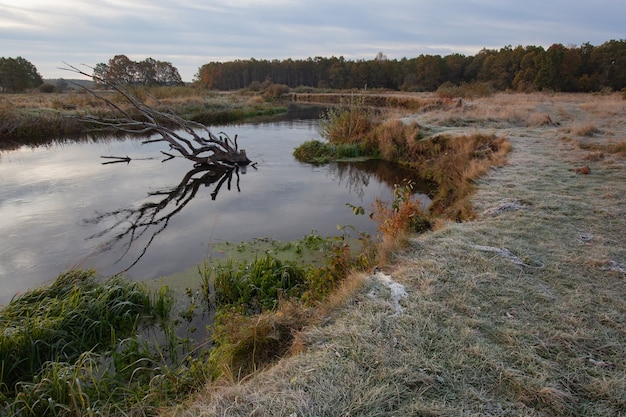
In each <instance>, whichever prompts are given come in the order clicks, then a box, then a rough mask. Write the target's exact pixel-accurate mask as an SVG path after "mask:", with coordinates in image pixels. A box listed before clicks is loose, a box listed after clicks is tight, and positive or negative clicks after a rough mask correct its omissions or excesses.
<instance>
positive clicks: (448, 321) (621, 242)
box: [162, 94, 626, 416]
mask: <svg viewBox="0 0 626 417" xmlns="http://www.w3.org/2000/svg"><path fill="white" fill-rule="evenodd" d="M589 106H590V107H593V108H599V107H604V108H610V109H611V111H610V112H602V113H600V114H599V113H596V112H591V111H589V110H588V108H590V107H589ZM625 106H626V102H624V101H623V100H622V99H621V97H619V95H609V96H592V95H560V94H557V95H548V96H546V95H543V94H532V95H510V94H498V95H494V96H491V97H489V98H477V99H475V100H473V101H472V102H471V103H467V107H466V108H465V109H463V108H456V107H454V108H452V107H451V108H447V109H438V110H437V111H433V112H428V113H422V114H419V115H416V116H411V119H413V120H416V121H417V122H418V123H419V125H420V126H429V127H430V129H431V132H432V134H433V135H442V134H445V135H447V136H452V137H454V136H457V135H459V134H460V133H462V132H463V131H464V130H465V129H467V128H461V127H459V126H458V125H457V124H450V125H448V124H446V122H445V121H446V120H452V119H454V120H460V119H462V118H464V117H466V118H471V119H472V120H478V121H481V123H480V127H473V128H470V129H471V133H472V134H479V135H492V134H493V135H495V136H496V137H500V136H504V137H506V138H507V140H508V141H510V143H511V146H512V148H511V152H510V153H509V155H508V162H507V163H506V164H505V165H502V166H500V167H498V168H496V169H491V170H489V171H487V172H486V173H485V175H484V176H483V177H481V178H480V179H476V180H474V182H475V186H476V189H475V194H473V196H472V197H471V199H470V200H469V201H470V204H471V208H472V210H473V212H474V213H475V216H474V220H473V221H469V222H462V223H459V222H443V221H441V222H440V223H439V225H438V227H437V228H436V229H435V230H434V231H432V232H430V233H426V234H421V235H418V236H417V235H416V236H412V237H410V239H409V247H408V248H407V249H406V250H404V251H400V252H396V253H395V254H394V255H393V257H392V259H391V262H390V263H389V265H388V266H387V270H388V271H389V272H390V273H391V275H392V277H393V279H394V280H395V281H397V282H399V283H401V284H403V285H404V286H405V288H406V290H407V292H408V298H406V299H404V300H402V307H403V311H402V313H400V314H397V313H394V310H393V303H392V300H391V297H390V294H389V290H388V289H387V288H386V287H385V285H384V283H382V282H381V281H379V280H378V279H377V278H376V275H373V274H372V275H368V274H361V275H358V276H356V277H355V278H353V280H354V281H353V283H352V284H351V287H350V291H348V292H344V293H342V297H343V298H341V300H339V301H337V300H335V302H334V304H333V305H334V306H335V310H333V311H332V312H329V313H327V315H326V318H325V319H324V320H323V321H321V322H320V323H319V324H317V325H316V326H311V327H306V328H303V330H302V331H301V332H299V333H298V334H297V335H296V337H295V339H294V342H295V343H296V345H297V349H294V350H295V351H296V352H297V354H295V353H294V354H293V355H292V356H291V357H287V358H284V359H282V360H280V361H279V362H278V363H277V364H276V365H275V366H273V367H271V368H270V369H266V370H264V371H262V372H257V373H255V374H254V375H253V376H252V377H250V378H247V379H244V380H237V379H235V380H231V381H228V380H222V381H221V383H213V384H209V385H207V386H206V388H205V389H204V390H203V391H201V392H200V393H199V394H198V395H197V396H196V397H195V399H194V400H193V401H189V402H186V403H184V404H182V405H180V406H178V407H175V408H173V409H170V410H168V411H166V412H164V413H163V414H162V415H163V416H198V415H202V416H213V415H229V416H248V415H274V416H291V415H298V416H326V415H327V416H331V415H359V416H380V415H389V416H391V415H420V416H422V415H423V416H428V415H432V416H435V415H437V416H439V415H446V416H563V415H565V416H590V415H593V416H620V415H621V416H623V415H626V397H625V393H626V377H624V375H626V359H625V358H626V332H625V329H626V328H625V326H626V286H625V285H624V284H625V283H626V281H625V280H626V275H624V270H626V251H625V248H626V241H625V236H624V232H623V231H624V230H625V229H626V212H625V211H624V207H626V189H624V186H623V184H625V183H626V160H624V157H623V156H622V155H621V154H620V153H619V152H608V151H607V152H606V153H604V154H603V155H602V156H601V157H598V156H596V157H594V160H593V161H591V162H590V161H588V160H586V159H585V158H586V156H587V155H588V154H589V153H590V152H596V151H593V150H587V149H583V148H581V147H580V146H579V144H578V141H579V140H584V141H585V142H588V141H591V142H592V143H597V144H598V145H604V144H607V143H608V142H609V141H610V142H611V143H614V144H620V143H622V142H624V139H623V138H624V137H626V119H624V114H626V112H625V111H624V110H626V109H625V108H624V107H625ZM491 109H493V111H491ZM512 113H515V114H517V115H520V116H522V118H527V119H528V120H533V119H534V118H533V115H535V117H536V116H537V115H541V116H542V117H543V115H548V116H549V117H550V119H551V120H552V122H553V123H539V124H537V123H528V124H522V123H520V122H519V119H516V120H511V119H509V118H508V116H507V114H512ZM494 114H495V115H496V117H494V116H493V115H494ZM524 115H525V116H524ZM535 120H538V119H535ZM579 123H583V124H584V123H593V124H594V125H595V126H597V128H598V132H600V133H596V134H594V136H593V137H588V136H583V137H580V138H579V137H573V138H570V139H569V140H563V137H564V136H567V135H570V134H571V131H572V130H571V129H572V128H573V127H574V126H575V125H577V124H579ZM475 126H476V125H475ZM581 161H587V162H588V163H590V166H591V174H590V175H577V174H576V173H575V172H574V171H573V168H574V167H575V166H577V165H578V164H579V163H580V162H581ZM485 248H487V249H492V250H485ZM504 249H507V250H508V251H509V252H505V251H504ZM506 253H510V254H513V255H514V256H516V257H518V258H519V259H520V260H522V261H523V263H525V264H526V265H528V266H520V265H517V264H515V263H514V262H512V258H511V257H507V256H503V254H506Z"/></svg>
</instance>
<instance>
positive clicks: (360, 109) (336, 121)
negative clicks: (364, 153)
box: [320, 97, 373, 144]
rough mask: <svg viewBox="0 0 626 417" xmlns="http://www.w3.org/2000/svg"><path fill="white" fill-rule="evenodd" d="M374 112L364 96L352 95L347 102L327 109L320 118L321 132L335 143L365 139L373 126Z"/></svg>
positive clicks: (355, 141)
mask: <svg viewBox="0 0 626 417" xmlns="http://www.w3.org/2000/svg"><path fill="white" fill-rule="evenodd" d="M371 120H372V114H371V112H370V111H369V110H368V109H367V108H366V107H365V106H364V98H363V97H352V98H351V99H350V100H348V101H347V103H342V104H341V105H340V106H338V107H331V108H329V109H327V110H326V112H325V113H324V114H323V115H322V117H321V120H320V134H321V135H322V137H324V138H326V139H327V140H328V141H329V142H330V143H333V144H354V143H358V142H361V141H363V139H364V138H365V137H366V136H367V135H368V134H369V133H370V131H371V130H372V127H373V123H372V121H371Z"/></svg>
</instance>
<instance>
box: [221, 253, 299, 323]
mask: <svg viewBox="0 0 626 417" xmlns="http://www.w3.org/2000/svg"><path fill="white" fill-rule="evenodd" d="M306 275H307V272H306V270H305V269H304V268H303V267H300V266H298V265H296V263H294V262H282V261H280V260H279V259H277V258H275V257H272V256H270V255H266V256H265V257H262V258H256V259H255V260H254V261H252V262H242V263H240V264H239V265H235V264H234V263H233V262H232V261H227V262H226V263H224V264H221V265H219V266H218V267H217V268H216V270H215V293H216V305H217V308H225V307H227V306H237V307H240V308H242V309H243V311H245V312H246V313H247V314H258V313H260V312H262V311H267V310H271V309H274V308H275V307H276V306H277V305H278V300H279V297H286V298H289V297H295V296H299V295H301V294H302V291H303V290H304V289H305V288H306Z"/></svg>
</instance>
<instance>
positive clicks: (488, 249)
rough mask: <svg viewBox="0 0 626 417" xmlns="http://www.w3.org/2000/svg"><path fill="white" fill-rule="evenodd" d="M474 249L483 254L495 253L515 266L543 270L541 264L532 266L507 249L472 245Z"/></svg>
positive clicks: (536, 263)
mask: <svg viewBox="0 0 626 417" xmlns="http://www.w3.org/2000/svg"><path fill="white" fill-rule="evenodd" d="M471 246H472V247H473V248H474V249H478V250H479V251H482V252H493V253H496V254H498V255H500V256H503V257H505V258H507V259H508V260H509V261H511V262H513V263H514V264H515V265H519V266H525V267H527V268H543V264H542V263H541V262H533V264H530V263H528V262H524V261H523V260H522V259H521V258H520V257H518V256H516V255H515V254H514V253H513V252H511V251H510V250H508V249H507V248H495V247H493V246H484V245H471Z"/></svg>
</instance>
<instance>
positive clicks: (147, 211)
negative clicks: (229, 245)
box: [85, 165, 245, 272]
mask: <svg viewBox="0 0 626 417" xmlns="http://www.w3.org/2000/svg"><path fill="white" fill-rule="evenodd" d="M240 169H245V168H239V167H238V166H233V167H227V166H223V165H199V166H196V167H194V168H193V169H192V170H191V171H189V172H187V174H185V176H184V177H183V179H182V180H181V181H180V183H179V184H178V185H177V186H176V187H174V188H172V189H169V190H160V191H156V192H151V193H149V194H148V196H150V197H155V198H153V199H152V201H148V202H145V203H143V204H142V205H141V206H139V207H136V208H123V209H119V210H115V211H111V212H108V213H103V214H98V215H97V216H95V217H94V218H91V219H86V220H85V222H87V223H90V224H96V225H97V224H109V225H108V226H107V227H106V228H105V229H104V230H102V231H100V232H98V233H96V234H94V235H92V236H90V237H88V238H87V239H100V238H106V239H107V240H106V241H105V242H104V243H103V244H102V245H100V251H101V252H104V251H109V250H112V249H114V248H115V247H117V246H118V245H119V246H121V250H122V253H121V255H120V256H119V257H118V259H117V261H116V263H119V262H121V261H122V259H124V258H125V257H126V256H127V255H128V254H129V252H130V251H131V249H132V248H133V247H138V249H139V254H138V255H137V257H136V258H135V259H134V261H132V262H131V264H130V265H129V266H128V267H126V268H125V269H124V270H123V271H120V272H126V271H128V270H129V269H130V268H132V267H133V266H134V265H135V264H137V262H139V260H140V259H141V258H142V257H143V256H144V255H145V254H146V252H147V250H148V248H149V247H150V246H151V245H152V243H153V241H154V239H155V238H156V237H157V236H158V235H159V234H160V233H161V232H163V231H164V230H165V228H166V227H167V226H168V224H169V221H170V219H171V218H172V217H174V216H175V215H176V214H178V213H180V212H181V211H182V210H183V209H184V208H185V206H186V205H187V204H189V202H190V201H191V200H193V198H194V197H195V196H196V194H197V193H198V190H199V188H200V187H201V186H205V187H209V186H213V191H211V199H212V200H215V199H216V198H217V195H218V193H219V192H220V190H221V189H222V187H223V186H224V184H226V186H227V189H228V190H230V189H231V185H232V180H233V176H234V178H235V180H236V183H235V184H236V187H237V191H241V189H240V187H239V170H240ZM242 173H245V171H243V172H242Z"/></svg>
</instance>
